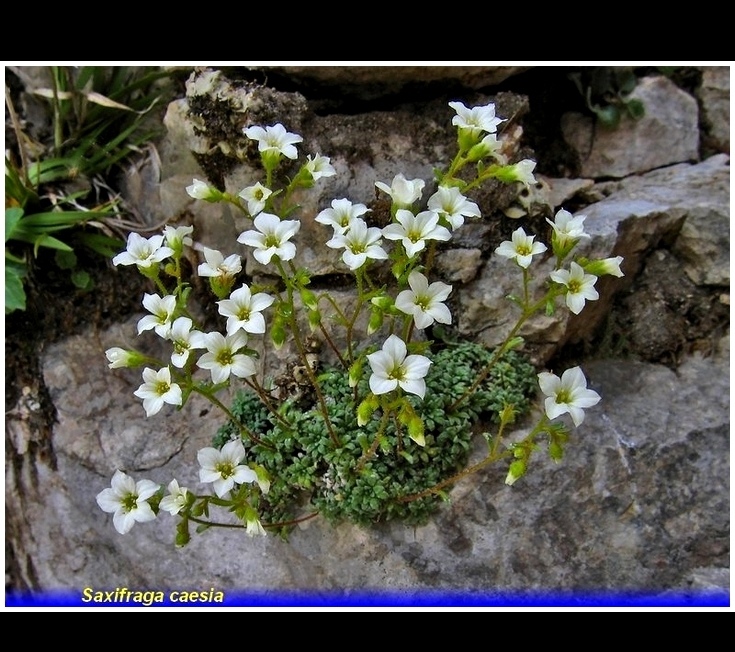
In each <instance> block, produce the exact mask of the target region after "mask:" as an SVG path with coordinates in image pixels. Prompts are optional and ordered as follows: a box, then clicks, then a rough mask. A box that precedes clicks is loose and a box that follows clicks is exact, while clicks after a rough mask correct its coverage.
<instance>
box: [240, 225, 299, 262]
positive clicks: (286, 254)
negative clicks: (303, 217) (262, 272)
mask: <svg viewBox="0 0 735 652" xmlns="http://www.w3.org/2000/svg"><path fill="white" fill-rule="evenodd" d="M253 225H254V226H255V228H256V229H257V231H245V232H244V233H241V234H240V235H239V236H238V238H237V241H238V242H239V243H240V244H244V245H248V246H250V247H254V248H255V251H254V252H253V256H255V260H257V261H258V262H259V263H261V264H263V265H267V264H268V263H269V262H271V258H273V256H278V257H279V258H280V259H281V260H291V259H293V258H294V257H295V256H296V245H294V243H293V242H289V240H290V239H291V238H292V237H293V236H294V235H296V233H297V232H298V230H299V229H300V228H301V222H299V221H298V220H281V218H280V217H278V215H273V214H272V213H260V214H259V215H258V216H257V217H256V218H255V219H254V220H253Z"/></svg>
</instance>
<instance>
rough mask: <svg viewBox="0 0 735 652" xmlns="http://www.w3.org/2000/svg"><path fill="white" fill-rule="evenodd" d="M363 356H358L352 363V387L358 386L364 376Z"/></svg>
mask: <svg viewBox="0 0 735 652" xmlns="http://www.w3.org/2000/svg"><path fill="white" fill-rule="evenodd" d="M362 361H363V359H362V358H358V359H357V360H355V361H354V362H353V363H352V364H351V365H350V371H349V376H348V377H349V383H350V387H356V386H357V383H359V382H360V378H362Z"/></svg>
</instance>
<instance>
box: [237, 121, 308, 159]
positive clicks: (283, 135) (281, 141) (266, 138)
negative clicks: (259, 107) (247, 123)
mask: <svg viewBox="0 0 735 652" xmlns="http://www.w3.org/2000/svg"><path fill="white" fill-rule="evenodd" d="M243 131H244V133H245V135H246V136H247V137H248V138H250V139H251V140H257V141H258V151H259V152H274V153H278V154H283V156H285V157H286V158H290V159H295V158H296V157H297V156H298V155H299V153H298V150H297V149H296V147H295V144H296V143H300V142H301V141H303V140H304V139H303V138H302V137H301V136H299V135H297V134H292V133H289V132H288V131H286V128H285V127H284V126H283V125H282V124H281V123H280V122H279V123H278V124H275V125H273V126H272V127H266V128H265V129H263V127H248V128H247V129H243Z"/></svg>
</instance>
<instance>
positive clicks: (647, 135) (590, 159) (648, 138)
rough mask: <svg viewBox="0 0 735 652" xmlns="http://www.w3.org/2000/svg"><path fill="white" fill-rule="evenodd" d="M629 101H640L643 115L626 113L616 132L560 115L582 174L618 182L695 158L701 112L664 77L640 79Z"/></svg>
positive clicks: (574, 116)
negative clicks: (612, 178) (616, 179)
mask: <svg viewBox="0 0 735 652" xmlns="http://www.w3.org/2000/svg"><path fill="white" fill-rule="evenodd" d="M630 97H631V98H634V99H638V100H640V101H641V102H643V105H644V107H645V115H644V116H643V117H642V118H640V119H639V120H634V119H633V118H631V117H630V116H628V115H627V114H626V115H624V116H623V118H622V120H621V122H620V124H619V125H618V126H617V127H616V128H614V129H606V128H604V127H602V126H600V125H598V124H596V123H595V120H594V119H593V118H590V117H588V116H584V115H582V114H578V113H568V114H565V115H564V116H563V117H562V125H561V127H562V130H563V132H564V138H565V140H566V141H567V143H569V145H570V146H571V147H572V148H573V149H574V150H575V151H576V153H577V155H578V157H579V160H580V164H581V170H580V175H581V176H583V177H590V178H594V179H599V178H603V177H614V178H620V177H625V176H628V175H631V174H639V173H641V172H648V171H649V170H653V169H655V168H659V167H663V166H666V165H671V164H674V163H684V162H692V161H697V160H699V130H698V120H699V110H698V107H697V101H696V100H695V99H694V98H693V97H692V96H691V95H689V94H688V93H686V92H685V91H683V90H681V89H680V88H678V87H677V86H676V85H675V84H674V83H673V82H672V81H670V80H669V79H667V78H666V77H662V76H651V77H645V78H643V79H641V80H640V81H639V83H638V85H637V86H636V88H635V90H634V91H633V92H632V93H631V95H630Z"/></svg>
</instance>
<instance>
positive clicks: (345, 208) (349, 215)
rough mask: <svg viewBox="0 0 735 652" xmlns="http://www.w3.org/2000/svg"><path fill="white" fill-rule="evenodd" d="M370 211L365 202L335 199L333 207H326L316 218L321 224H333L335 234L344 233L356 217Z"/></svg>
mask: <svg viewBox="0 0 735 652" xmlns="http://www.w3.org/2000/svg"><path fill="white" fill-rule="evenodd" d="M369 211H370V209H369V208H368V207H367V206H365V204H353V203H352V202H351V201H350V200H349V199H333V200H332V207H331V208H325V209H324V210H323V211H321V212H320V213H319V214H318V215H317V216H316V217H315V218H314V219H315V220H316V221H317V222H319V224H324V225H326V226H331V227H332V228H333V229H334V233H335V234H342V233H345V232H346V231H347V229H349V228H350V225H351V224H352V222H353V221H354V220H355V219H356V218H358V217H361V216H363V215H365V213H367V212H369Z"/></svg>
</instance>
